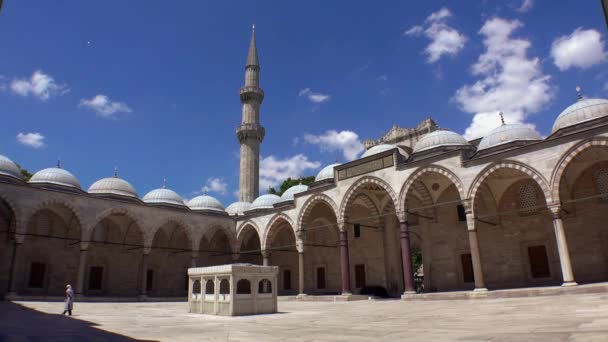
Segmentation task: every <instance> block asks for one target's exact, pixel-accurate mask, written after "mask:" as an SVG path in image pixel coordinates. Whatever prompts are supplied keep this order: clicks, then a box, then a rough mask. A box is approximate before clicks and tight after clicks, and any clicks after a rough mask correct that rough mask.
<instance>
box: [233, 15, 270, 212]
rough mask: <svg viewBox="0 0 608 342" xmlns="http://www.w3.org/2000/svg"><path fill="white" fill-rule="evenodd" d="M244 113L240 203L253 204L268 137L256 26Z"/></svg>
mask: <svg viewBox="0 0 608 342" xmlns="http://www.w3.org/2000/svg"><path fill="white" fill-rule="evenodd" d="M240 97H241V103H242V104H243V113H242V120H241V125H240V126H239V127H238V128H237V129H236V136H237V138H238V139H239V143H240V144H241V161H240V163H241V165H240V167H241V168H240V179H239V201H243V202H253V200H254V199H255V198H257V197H258V196H259V194H260V185H259V177H260V144H261V143H262V140H264V135H265V134H266V132H265V130H264V127H262V125H260V105H261V104H262V101H263V100H264V91H263V90H262V88H260V61H259V60H258V49H257V46H256V42H255V25H254V26H252V28H251V42H250V43H249V52H248V53H247V63H246V64H245V85H244V86H243V87H242V88H241V91H240Z"/></svg>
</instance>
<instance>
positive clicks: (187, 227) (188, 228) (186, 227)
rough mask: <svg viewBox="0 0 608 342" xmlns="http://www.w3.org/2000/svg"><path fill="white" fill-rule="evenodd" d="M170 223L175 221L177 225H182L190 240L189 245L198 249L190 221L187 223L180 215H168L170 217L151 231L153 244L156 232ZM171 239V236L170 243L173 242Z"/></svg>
mask: <svg viewBox="0 0 608 342" xmlns="http://www.w3.org/2000/svg"><path fill="white" fill-rule="evenodd" d="M169 223H173V224H175V225H176V226H179V227H181V228H182V230H183V231H184V233H185V234H186V239H187V240H188V243H187V245H188V247H189V248H190V249H191V250H198V246H195V245H194V238H193V237H192V234H193V233H192V227H191V226H190V225H189V224H188V223H186V222H185V221H184V220H183V219H182V218H180V217H178V216H172V217H168V218H166V219H164V220H163V221H162V223H161V224H160V225H157V226H155V227H154V229H152V230H151V231H150V236H152V241H151V244H153V243H154V238H156V234H157V233H158V232H159V231H160V229H161V228H162V227H163V226H165V225H166V224H169ZM173 233H174V232H173ZM171 240H172V239H171V238H169V243H170V242H171Z"/></svg>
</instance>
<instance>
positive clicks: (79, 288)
mask: <svg viewBox="0 0 608 342" xmlns="http://www.w3.org/2000/svg"><path fill="white" fill-rule="evenodd" d="M88 252H89V243H88V242H81V243H80V260H79V261H78V280H77V281H76V295H77V296H82V295H83V294H84V276H85V274H86V272H87V254H88Z"/></svg>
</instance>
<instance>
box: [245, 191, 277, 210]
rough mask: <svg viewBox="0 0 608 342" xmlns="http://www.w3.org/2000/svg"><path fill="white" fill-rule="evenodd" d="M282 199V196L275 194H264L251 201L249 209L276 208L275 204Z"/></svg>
mask: <svg viewBox="0 0 608 342" xmlns="http://www.w3.org/2000/svg"><path fill="white" fill-rule="evenodd" d="M280 201H281V197H279V196H277V195H273V194H266V195H262V196H260V197H258V198H256V199H255V201H253V203H251V207H250V208H249V210H253V209H270V208H274V206H273V205H274V204H275V203H277V202H280Z"/></svg>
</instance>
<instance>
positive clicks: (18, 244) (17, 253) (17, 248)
mask: <svg viewBox="0 0 608 342" xmlns="http://www.w3.org/2000/svg"><path fill="white" fill-rule="evenodd" d="M22 244H23V241H19V240H15V243H14V245H13V256H12V257H11V273H10V275H9V279H8V284H9V287H8V293H7V296H11V295H13V296H14V295H17V268H18V267H17V265H18V263H19V259H20V258H21V249H22V248H23V247H22Z"/></svg>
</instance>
